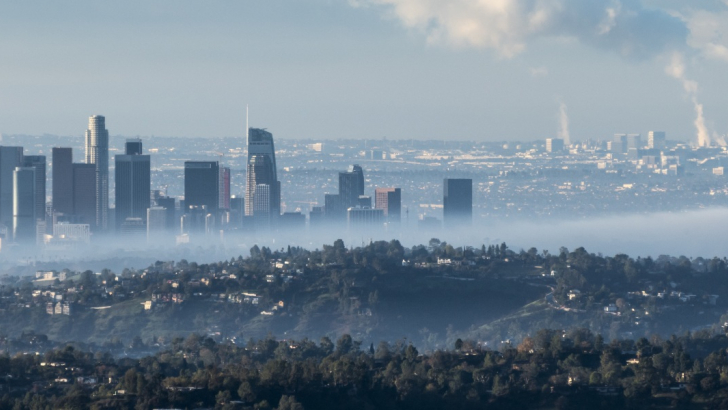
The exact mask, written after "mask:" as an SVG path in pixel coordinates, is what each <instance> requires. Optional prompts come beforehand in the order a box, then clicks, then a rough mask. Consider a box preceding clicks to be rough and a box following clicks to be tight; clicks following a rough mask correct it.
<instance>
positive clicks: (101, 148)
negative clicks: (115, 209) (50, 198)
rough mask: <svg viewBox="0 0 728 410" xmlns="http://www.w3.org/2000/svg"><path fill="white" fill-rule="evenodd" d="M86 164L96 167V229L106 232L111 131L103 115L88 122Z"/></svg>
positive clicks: (92, 117)
mask: <svg viewBox="0 0 728 410" xmlns="http://www.w3.org/2000/svg"><path fill="white" fill-rule="evenodd" d="M86 163H87V164H94V165H95V166H96V189H95V191H96V192H95V196H96V221H95V227H96V228H97V229H100V230H105V229H106V228H107V227H108V224H109V131H108V130H107V129H106V119H105V118H104V117H103V116H102V115H94V116H91V117H90V118H89V120H88V130H86Z"/></svg>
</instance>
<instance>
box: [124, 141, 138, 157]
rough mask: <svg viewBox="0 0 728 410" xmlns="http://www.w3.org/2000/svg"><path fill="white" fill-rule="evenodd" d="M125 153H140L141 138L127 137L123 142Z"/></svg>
mask: <svg viewBox="0 0 728 410" xmlns="http://www.w3.org/2000/svg"><path fill="white" fill-rule="evenodd" d="M124 151H125V152H126V155H142V140H141V139H140V138H129V139H127V140H126V143H125V144H124Z"/></svg>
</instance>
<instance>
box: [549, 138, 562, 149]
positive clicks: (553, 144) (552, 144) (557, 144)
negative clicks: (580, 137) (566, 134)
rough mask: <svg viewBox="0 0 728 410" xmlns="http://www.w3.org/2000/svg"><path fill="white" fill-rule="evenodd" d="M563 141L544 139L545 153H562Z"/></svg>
mask: <svg viewBox="0 0 728 410" xmlns="http://www.w3.org/2000/svg"><path fill="white" fill-rule="evenodd" d="M563 150H564V140H563V139H561V138H546V152H562V151H563Z"/></svg>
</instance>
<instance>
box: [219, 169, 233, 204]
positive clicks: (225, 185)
mask: <svg viewBox="0 0 728 410" xmlns="http://www.w3.org/2000/svg"><path fill="white" fill-rule="evenodd" d="M219 182H220V189H219V192H220V204H219V207H220V209H230V168H228V167H220V179H219Z"/></svg>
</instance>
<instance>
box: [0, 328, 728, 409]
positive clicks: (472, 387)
mask: <svg viewBox="0 0 728 410" xmlns="http://www.w3.org/2000/svg"><path fill="white" fill-rule="evenodd" d="M727 348H728V338H726V337H725V336H714V337H710V338H703V337H702V336H700V335H686V336H683V337H674V336H673V337H671V338H669V339H666V340H659V339H657V338H655V339H654V340H652V341H650V340H647V339H644V338H641V339H639V340H637V341H632V340H621V341H618V340H615V341H612V342H610V343H606V342H605V341H604V339H603V338H602V337H601V336H600V335H596V336H595V335H594V334H592V333H591V332H589V331H588V330H586V329H575V330H573V331H570V332H563V331H553V330H540V331H537V332H536V333H535V335H534V336H533V337H532V338H527V339H525V340H524V341H523V342H522V343H521V344H520V345H518V346H506V347H505V348H503V349H501V350H500V351H495V350H489V349H482V348H479V347H478V346H477V344H476V343H474V342H471V341H462V340H458V341H457V342H456V343H455V345H454V346H453V348H452V349H449V350H438V351H435V352H432V353H429V354H421V353H420V352H418V350H417V349H416V348H415V347H414V346H412V345H411V344H409V343H407V342H405V341H399V342H396V343H387V342H381V343H379V344H378V345H376V346H375V345H374V344H370V345H369V346H362V345H361V344H360V343H359V342H357V341H355V340H353V339H352V338H351V336H349V335H343V336H341V337H340V338H339V339H337V340H336V341H332V340H331V339H329V338H327V337H323V338H321V339H320V341H319V342H318V343H316V342H314V341H312V340H308V339H304V340H297V341H296V340H276V339H274V338H266V339H262V340H258V341H253V340H250V341H249V342H248V343H247V344H246V345H245V346H236V345H234V344H231V343H225V344H218V343H216V342H215V341H214V340H212V339H211V338H208V337H203V336H199V335H196V334H193V335H190V336H189V337H187V338H186V339H182V338H176V339H174V340H173V341H171V344H170V347H169V349H167V350H164V351H161V352H158V353H156V354H155V355H152V356H148V357H144V358H141V359H129V358H122V359H114V358H113V356H111V355H110V354H108V353H107V352H103V351H97V352H95V353H92V352H88V351H84V350H81V349H78V348H74V347H73V346H72V345H67V346H64V347H61V348H59V349H55V350H51V351H48V352H46V353H44V354H39V355H27V354H17V355H14V356H12V357H9V356H7V355H3V356H0V375H2V377H1V378H0V390H1V391H2V398H1V399H0V408H8V409H17V410H23V409H28V410H38V409H86V408H91V409H151V408H212V407H215V408H223V409H228V408H230V409H232V408H236V409H273V408H277V409H341V408H351V409H374V408H376V409H445V408H447V409H453V408H463V409H482V408H494V409H496V408H498V409H500V408H558V409H567V408H574V409H577V408H589V407H592V408H649V407H654V408H657V407H659V408H686V407H689V408H725V406H728V358H727V357H726V349H727Z"/></svg>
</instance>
